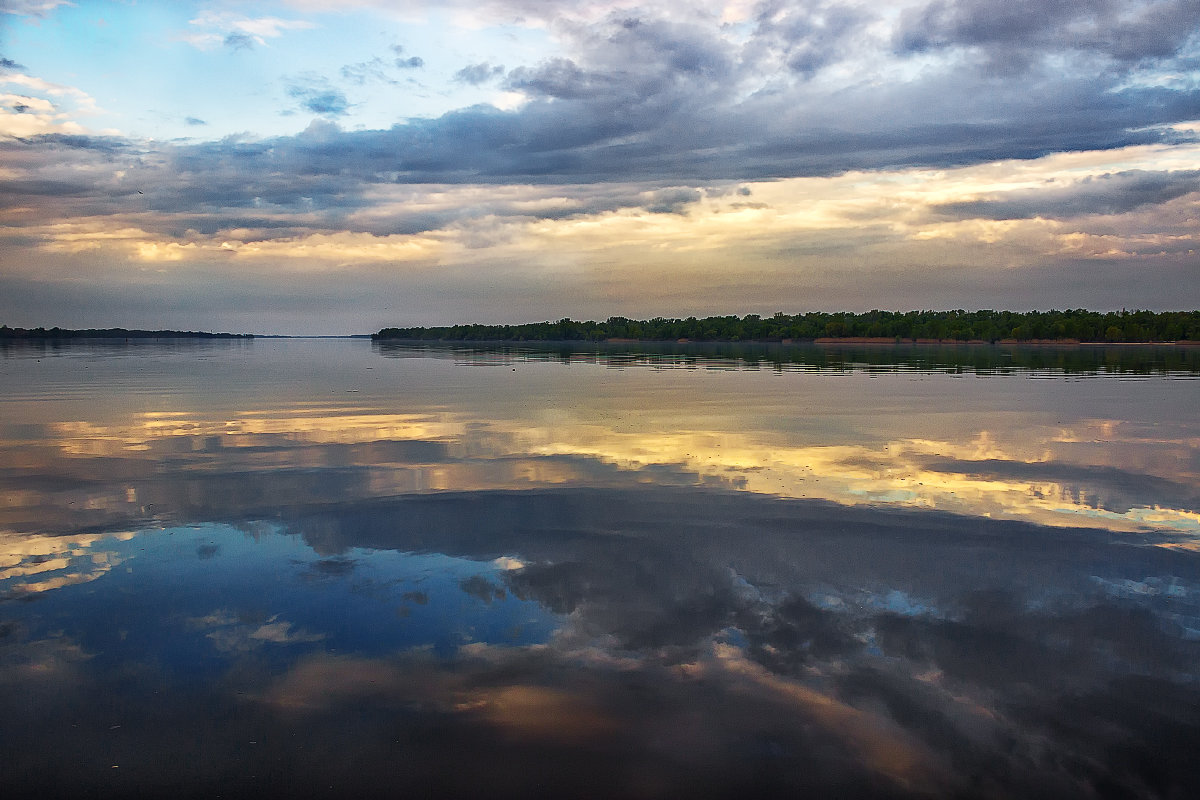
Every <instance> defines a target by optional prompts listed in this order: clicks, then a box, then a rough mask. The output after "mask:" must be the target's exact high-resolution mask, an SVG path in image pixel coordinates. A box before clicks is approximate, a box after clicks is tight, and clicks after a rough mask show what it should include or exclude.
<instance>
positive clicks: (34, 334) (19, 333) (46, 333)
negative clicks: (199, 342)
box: [0, 325, 254, 339]
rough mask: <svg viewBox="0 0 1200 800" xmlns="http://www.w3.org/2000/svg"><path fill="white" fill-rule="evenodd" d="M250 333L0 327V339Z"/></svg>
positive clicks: (220, 336) (201, 336) (209, 336)
mask: <svg viewBox="0 0 1200 800" xmlns="http://www.w3.org/2000/svg"><path fill="white" fill-rule="evenodd" d="M253 338H254V334H252V333H208V332H206V331H143V330H129V329H127V328H86V329H83V330H71V329H68V328H10V327H8V326H7V325H0V339H253Z"/></svg>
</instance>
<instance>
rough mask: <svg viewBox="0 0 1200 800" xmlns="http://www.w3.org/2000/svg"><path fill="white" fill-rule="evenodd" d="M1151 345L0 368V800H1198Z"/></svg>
mask: <svg viewBox="0 0 1200 800" xmlns="http://www.w3.org/2000/svg"><path fill="white" fill-rule="evenodd" d="M1181 350H1182V348H1181V349H1178V350H1177V349H1171V348H1167V349H1162V350H1152V349H1148V348H1136V349H1129V348H1127V349H1123V350H1122V349H1119V348H1112V349H1109V350H1091V351H1088V350H1086V349H1078V348H1077V349H1074V350H1062V351H1059V350H1052V349H1041V350H1030V351H1019V350H1007V351H1006V350H1003V349H1001V348H989V347H984V348H961V349H959V350H920V349H909V350H904V349H901V348H883V349H880V348H876V349H871V348H862V349H859V350H854V349H841V350H839V349H836V348H827V349H824V350H820V349H815V348H809V349H804V348H792V349H787V348H783V349H781V348H775V349H770V348H765V349H764V348H759V349H755V348H740V349H739V348H736V347H725V348H712V349H708V350H704V349H699V348H692V349H689V348H683V347H663V348H658V349H653V348H651V349H647V350H642V351H636V352H631V351H628V350H620V349H607V350H599V351H587V350H577V351H571V350H543V351H537V350H522V349H493V350H486V349H467V348H459V349H451V348H420V347H410V346H402V345H394V344H391V345H389V344H373V343H371V342H369V341H364V340H256V341H253V342H158V343H155V342H136V343H133V344H128V345H126V344H124V343H118V342H91V343H86V342H85V343H79V342H76V343H72V344H70V345H69V346H58V347H55V346H49V345H46V346H42V345H36V344H35V345H24V346H10V347H7V348H2V349H0V753H3V757H2V758H0V793H2V794H3V795H4V796H6V797H8V796H26V795H35V794H36V795H39V796H46V795H48V794H69V795H80V796H100V797H109V796H113V797H115V796H129V795H136V794H141V795H144V796H152V795H160V794H164V793H170V794H173V795H182V796H190V795H194V796H204V797H213V796H218V795H220V796H225V797H230V796H262V795H264V794H286V795H290V796H346V795H351V794H357V795H360V796H378V795H387V796H394V795H407V794H418V795H421V796H454V795H460V796H488V797H516V796H521V797H528V796H562V797H570V796H597V797H693V796H718V797H724V796H731V797H732V796H737V797H758V796H789V797H797V796H799V797H805V796H811V797H831V796H841V797H929V796H934V797H950V796H954V797H1195V796H1200V763H1198V762H1197V760H1196V754H1197V753H1200V680H1198V679H1200V402H1198V401H1200V382H1197V380H1196V379H1197V378H1198V377H1200V368H1198V367H1197V360H1198V357H1197V355H1195V354H1192V353H1190V352H1181Z"/></svg>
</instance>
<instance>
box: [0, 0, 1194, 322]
mask: <svg viewBox="0 0 1200 800" xmlns="http://www.w3.org/2000/svg"><path fill="white" fill-rule="evenodd" d="M0 8H3V9H4V12H5V13H3V14H0V17H2V19H0V26H2V27H0V35H2V37H3V38H2V39H0V192H3V195H4V197H5V202H4V203H3V206H2V208H0V214H2V215H3V217H2V225H3V227H0V323H7V324H9V325H56V324H57V325H63V326H67V327H72V326H73V327H89V326H100V325H125V326H129V327H185V328H206V329H214V328H221V329H237V330H248V331H253V332H284V333H298V332H312V333H340V332H366V331H370V330H374V329H377V328H379V327H382V326H384V325H400V324H421V323H431V324H435V323H448V322H454V321H465V320H470V321H483V322H520V321H532V320H539V319H547V318H557V317H561V316H573V317H577V318H579V317H601V318H603V317H606V316H609V315H613V314H624V315H628V316H655V315H665V316H677V315H687V314H714V313H743V314H744V313H751V312H759V313H771V312H774V311H787V312H789V313H794V312H797V311H804V310H814V309H823V310H832V309H851V310H866V309H869V308H874V307H879V308H897V309H907V308H917V307H938V308H947V307H965V308H981V307H993V308H995V307H1003V308H1012V309H1028V308H1049V307H1059V308H1061V307H1068V306H1069V307H1076V306H1086V307H1093V308H1101V309H1106V308H1121V307H1131V308H1132V307H1150V308H1159V309H1167V308H1194V307H1196V306H1197V305H1200V267H1198V265H1197V264H1198V262H1197V257H1196V237H1197V230H1198V224H1197V206H1198V203H1200V192H1198V184H1197V177H1198V176H1200V141H1198V139H1200V6H1198V5H1197V4H1196V3H1195V2H1191V1H1190V0H1158V1H1150V2H1142V1H1139V0H1085V1H1083V2H1080V1H1079V0H1073V1H1072V2H1058V1H1057V0H1055V1H1054V2H1047V1H1045V0H1042V1H1040V2H1033V0H1007V1H1006V2H992V1H991V0H961V1H960V2H953V1H952V0H934V2H923V0H912V2H894V3H869V4H868V3H861V4H860V3H852V2H821V1H819V0H802V1H801V2H792V3H787V2H761V3H754V2H728V3H722V2H715V1H714V2H698V3H691V4H687V5H683V4H671V5H670V6H668V7H666V8H663V7H660V6H644V7H643V6H640V5H639V4H638V3H636V2H620V1H619V2H614V3H600V2H576V3H555V4H544V3H538V2H531V1H530V0H525V1H524V2H523V1H522V0H511V1H510V0H496V1H495V2H485V3H482V4H480V3H475V2H472V3H466V2H462V3H458V2H449V3H444V2H443V3H438V4H431V5H425V4H422V3H417V2H413V3H401V4H396V3H383V2H379V3H372V2H359V3H337V4H334V3H319V2H312V1H310V0H296V2H291V3H253V4H246V3H242V4H236V5H230V4H224V3H178V4H171V5H170V9H169V10H167V11H162V12H161V13H151V12H150V11H148V10H145V9H139V8H138V7H126V6H124V5H123V4H106V3H82V4H79V5H74V6H73V5H69V4H65V3H55V2H11V1H10V2H6V3H3V4H2V5H0Z"/></svg>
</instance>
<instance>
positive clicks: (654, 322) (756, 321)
mask: <svg viewBox="0 0 1200 800" xmlns="http://www.w3.org/2000/svg"><path fill="white" fill-rule="evenodd" d="M372 338H375V339H409V340H419V341H467V342H469V341H590V342H600V341H659V342H663V341H672V342H678V341H696V342H738V341H743V342H744V341H759V342H791V341H817V342H828V341H847V342H856V343H877V342H878V343H889V342H917V343H933V342H980V343H983V342H990V343H996V342H1023V343H1081V342H1082V343H1094V342H1095V343H1110V344H1118V343H1120V344H1127V343H1147V342H1161V343H1170V342H1174V343H1195V342H1200V311H1107V312H1101V311H1087V310H1084V309H1068V310H1066V311H1028V312H1018V311H991V310H984V311H962V310H957V311H907V312H901V311H868V312H866V313H861V314H856V313H851V312H835V313H826V312H810V313H806V314H795V315H788V314H783V313H778V314H775V315H774V316H771V317H762V316H759V315H758V314H748V315H746V316H744V317H738V316H723V317H705V318H702V319H698V318H696V317H688V318H686V319H668V318H665V317H655V318H654V319H649V320H634V319H628V318H626V317H609V318H608V319H607V320H605V321H603V322H593V321H587V322H577V321H575V320H572V319H568V318H564V319H560V320H559V321H557V322H549V321H547V322H534V323H529V324H524V325H481V324H465V325H449V326H437V327H408V328H384V329H382V330H380V331H379V332H378V333H375V334H373V335H372Z"/></svg>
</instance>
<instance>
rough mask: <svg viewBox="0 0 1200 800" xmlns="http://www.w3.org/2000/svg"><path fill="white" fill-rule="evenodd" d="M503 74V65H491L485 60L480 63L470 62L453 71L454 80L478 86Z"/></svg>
mask: <svg viewBox="0 0 1200 800" xmlns="http://www.w3.org/2000/svg"><path fill="white" fill-rule="evenodd" d="M503 74H504V67H503V65H496V66H493V65H491V64H489V63H487V62H486V61H485V62H483V63H481V64H470V65H468V66H465V67H463V68H462V69H460V70H459V71H458V72H456V73H454V80H456V81H459V82H460V83H469V84H471V85H472V86H479V85H480V84H483V83H487V82H488V81H490V80H492V79H494V78H499V77H500V76H501V75H503Z"/></svg>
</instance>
